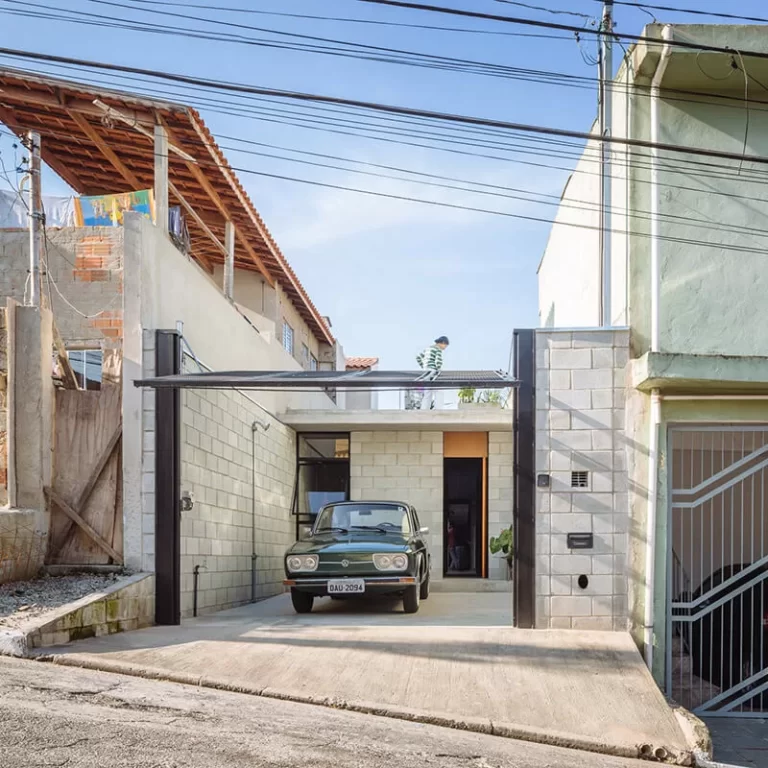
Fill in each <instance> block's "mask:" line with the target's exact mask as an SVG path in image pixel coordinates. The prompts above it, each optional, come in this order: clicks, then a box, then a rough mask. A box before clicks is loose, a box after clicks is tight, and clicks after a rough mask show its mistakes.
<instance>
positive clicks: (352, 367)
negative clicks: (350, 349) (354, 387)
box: [347, 357, 379, 371]
mask: <svg viewBox="0 0 768 768" xmlns="http://www.w3.org/2000/svg"><path fill="white" fill-rule="evenodd" d="M378 364H379V358H378V357H348V358H347V370H348V371H364V370H365V369H366V368H373V366H374V365H378Z"/></svg>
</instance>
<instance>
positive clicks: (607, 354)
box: [592, 346, 613, 369]
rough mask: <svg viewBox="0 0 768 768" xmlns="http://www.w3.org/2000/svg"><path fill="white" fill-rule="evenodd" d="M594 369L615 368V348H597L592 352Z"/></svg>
mask: <svg viewBox="0 0 768 768" xmlns="http://www.w3.org/2000/svg"><path fill="white" fill-rule="evenodd" d="M592 367H593V368H610V369H612V368H613V347H610V346H608V347H596V348H594V349H593V350H592Z"/></svg>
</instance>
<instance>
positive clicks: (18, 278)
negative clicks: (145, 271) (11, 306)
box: [0, 227, 123, 345]
mask: <svg viewBox="0 0 768 768" xmlns="http://www.w3.org/2000/svg"><path fill="white" fill-rule="evenodd" d="M42 267H43V280H42V282H43V285H42V293H43V295H44V297H45V298H46V299H47V300H48V301H49V302H50V305H51V308H52V310H53V315H54V318H55V320H56V325H57V326H58V329H59V332H60V333H61V337H62V338H63V339H64V341H65V342H67V343H68V344H86V345H93V343H94V342H100V341H102V340H103V339H104V338H112V339H117V338H120V337H121V336H122V318H123V302H122V291H123V229H122V227H67V228H64V229H48V231H47V234H46V238H45V240H44V248H43V264H42ZM47 274H49V275H50V277H51V279H52V284H51V285H50V287H49V283H48V280H47V278H46V275H47ZM28 276H29V234H28V233H27V232H26V231H20V230H2V231H0V303H2V304H4V303H5V299H6V298H7V297H11V298H13V299H15V300H16V301H18V302H20V303H23V302H24V294H25V290H28V283H27V279H28ZM57 289H58V290H57ZM73 307H75V308H76V309H77V310H78V311H76V310H75V309H73ZM83 315H87V317H83Z"/></svg>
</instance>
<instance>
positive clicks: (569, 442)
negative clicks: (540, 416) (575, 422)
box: [537, 429, 593, 451]
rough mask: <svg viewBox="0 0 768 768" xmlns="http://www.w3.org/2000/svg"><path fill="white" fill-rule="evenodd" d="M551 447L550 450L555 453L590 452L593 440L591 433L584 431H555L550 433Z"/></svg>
mask: <svg viewBox="0 0 768 768" xmlns="http://www.w3.org/2000/svg"><path fill="white" fill-rule="evenodd" d="M537 442H538V435H537ZM549 445H550V449H551V450H553V451H562V450H571V451H588V450H590V449H591V448H592V447H593V440H592V438H591V436H590V433H589V432H586V431H583V430H570V429H560V430H553V431H552V432H550V433H549Z"/></svg>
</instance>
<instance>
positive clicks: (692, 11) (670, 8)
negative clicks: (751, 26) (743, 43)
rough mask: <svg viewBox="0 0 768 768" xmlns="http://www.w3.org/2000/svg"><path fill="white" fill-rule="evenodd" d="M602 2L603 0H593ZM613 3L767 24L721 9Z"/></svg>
mask: <svg viewBox="0 0 768 768" xmlns="http://www.w3.org/2000/svg"><path fill="white" fill-rule="evenodd" d="M595 2H598V3H602V2H603V0H595ZM613 2H614V4H615V5H623V6H626V7H629V8H640V9H641V10H643V9H646V8H651V9H653V10H654V11H668V12H669V13H690V14H692V15H694V16H710V17H712V18H713V19H732V20H734V21H754V22H757V23H763V24H768V18H765V17H761V16H739V15H738V14H735V13H723V12H721V11H702V10H698V9H695V8H675V7H674V6H669V5H654V4H652V3H637V2H630V1H629V0H613Z"/></svg>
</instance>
